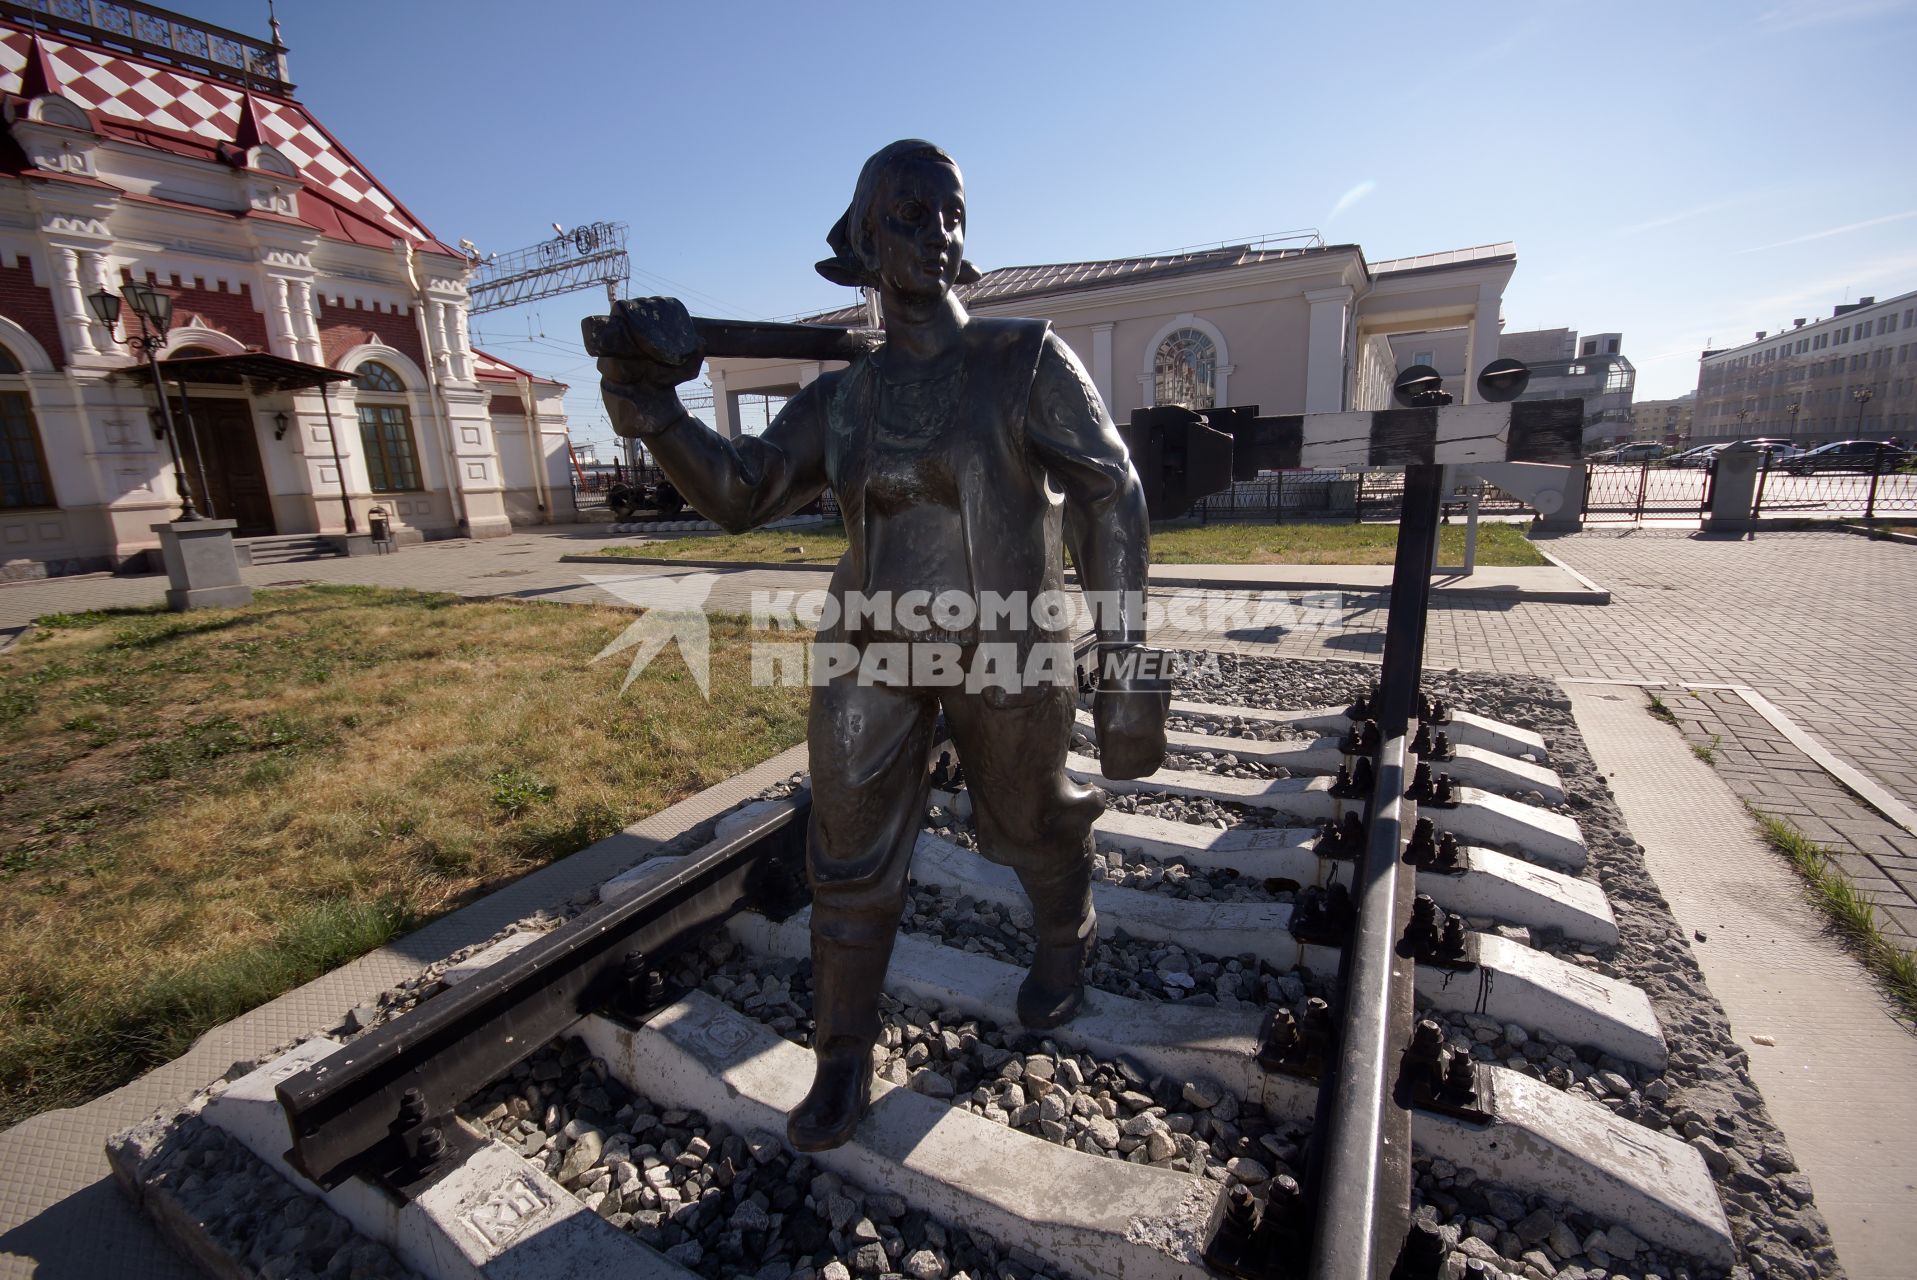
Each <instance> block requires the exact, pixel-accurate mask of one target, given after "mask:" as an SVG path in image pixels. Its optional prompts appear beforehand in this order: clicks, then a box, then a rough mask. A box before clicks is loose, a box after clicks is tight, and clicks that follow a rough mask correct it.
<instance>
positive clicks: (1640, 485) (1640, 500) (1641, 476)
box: [1631, 458, 1651, 524]
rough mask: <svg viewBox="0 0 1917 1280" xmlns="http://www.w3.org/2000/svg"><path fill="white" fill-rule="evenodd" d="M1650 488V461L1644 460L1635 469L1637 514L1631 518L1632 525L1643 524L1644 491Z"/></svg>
mask: <svg viewBox="0 0 1917 1280" xmlns="http://www.w3.org/2000/svg"><path fill="white" fill-rule="evenodd" d="M1650 487H1651V460H1650V459H1649V458H1646V459H1645V460H1644V461H1643V462H1642V463H1640V464H1639V466H1638V469H1637V513H1636V514H1635V515H1634V516H1632V518H1631V519H1632V523H1634V524H1643V523H1644V491H1645V490H1646V489H1649V488H1650Z"/></svg>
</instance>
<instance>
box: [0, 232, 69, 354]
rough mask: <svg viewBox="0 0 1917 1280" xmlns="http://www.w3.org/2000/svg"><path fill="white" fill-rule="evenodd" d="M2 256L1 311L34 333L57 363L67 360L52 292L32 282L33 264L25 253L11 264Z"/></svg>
mask: <svg viewBox="0 0 1917 1280" xmlns="http://www.w3.org/2000/svg"><path fill="white" fill-rule="evenodd" d="M4 262H5V259H3V258H0V315H3V316H5V317H6V318H7V319H9V320H11V321H13V322H14V323H15V324H17V325H19V326H20V327H21V328H22V329H25V330H26V331H27V332H28V333H30V334H32V335H33V336H34V338H35V339H36V340H37V341H38V342H39V343H40V345H41V346H43V347H45V348H46V349H47V355H48V356H49V357H50V358H51V359H52V360H53V363H54V365H55V367H64V366H65V364H66V362H67V352H66V344H65V343H63V342H61V341H60V321H59V318H58V317H57V316H55V315H54V313H53V293H52V291H51V290H49V289H47V288H45V287H43V286H41V285H37V284H35V283H34V282H33V267H32V266H31V265H30V264H29V263H28V262H27V260H26V258H25V257H21V258H19V259H18V260H16V261H15V262H14V263H13V264H12V265H11V266H8V265H3V264H4Z"/></svg>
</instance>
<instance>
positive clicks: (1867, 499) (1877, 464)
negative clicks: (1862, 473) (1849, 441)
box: [1858, 413, 1884, 524]
mask: <svg viewBox="0 0 1917 1280" xmlns="http://www.w3.org/2000/svg"><path fill="white" fill-rule="evenodd" d="M1862 416H1863V415H1862V414H1861V413H1859V415H1858V417H1859V422H1860V425H1861V422H1862ZM1883 471H1884V451H1883V450H1882V449H1879V450H1877V451H1876V452H1875V453H1873V454H1871V456H1870V491H1869V492H1868V493H1866V494H1865V495H1864V523H1865V524H1875V523H1877V478H1878V477H1879V476H1880V475H1882V474H1883Z"/></svg>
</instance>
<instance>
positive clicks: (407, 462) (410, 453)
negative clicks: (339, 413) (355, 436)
mask: <svg viewBox="0 0 1917 1280" xmlns="http://www.w3.org/2000/svg"><path fill="white" fill-rule="evenodd" d="M353 387H354V389H355V390H356V391H357V392H358V394H357V395H356V396H355V397H354V400H355V401H356V403H357V405H358V409H359V442H360V445H361V446H362V447H363V448H364V449H365V451H366V476H367V479H368V480H369V481H370V482H371V483H372V486H373V492H374V493H405V492H408V491H410V490H414V489H420V488H423V487H424V486H423V485H421V483H420V480H419V450H418V448H416V447H415V446H414V444H413V418H412V414H411V413H409V412H408V411H407V408H406V384H405V383H403V382H401V381H400V380H399V375H398V374H396V373H394V372H393V371H392V370H391V369H389V368H387V367H386V366H385V365H383V364H381V363H379V362H378V361H377V360H368V361H367V362H366V363H365V364H363V365H361V366H360V367H359V375H358V376H357V377H355V378H354V379H353Z"/></svg>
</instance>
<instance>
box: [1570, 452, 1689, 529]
mask: <svg viewBox="0 0 1917 1280" xmlns="http://www.w3.org/2000/svg"><path fill="white" fill-rule="evenodd" d="M1710 485H1711V476H1710V472H1709V471H1707V470H1706V469H1705V468H1702V467H1660V466H1653V465H1651V464H1650V463H1649V462H1643V463H1633V464H1630V465H1626V466H1588V467H1586V468H1585V469H1584V519H1585V521H1586V522H1587V523H1598V524H1602V523H1605V522H1608V521H1613V520H1629V521H1634V522H1635V521H1641V520H1699V519H1702V518H1703V516H1704V513H1705V511H1706V509H1707V508H1708V506H1709V503H1710Z"/></svg>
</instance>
